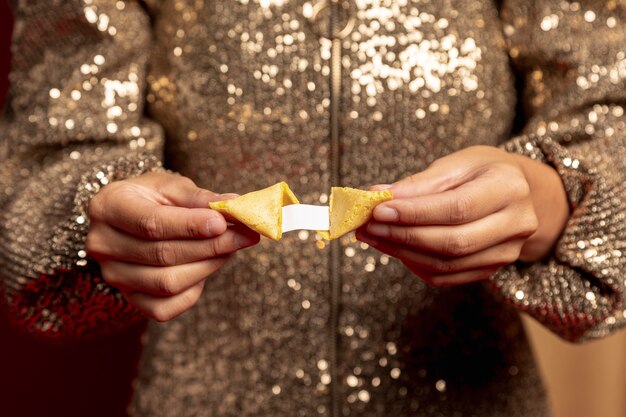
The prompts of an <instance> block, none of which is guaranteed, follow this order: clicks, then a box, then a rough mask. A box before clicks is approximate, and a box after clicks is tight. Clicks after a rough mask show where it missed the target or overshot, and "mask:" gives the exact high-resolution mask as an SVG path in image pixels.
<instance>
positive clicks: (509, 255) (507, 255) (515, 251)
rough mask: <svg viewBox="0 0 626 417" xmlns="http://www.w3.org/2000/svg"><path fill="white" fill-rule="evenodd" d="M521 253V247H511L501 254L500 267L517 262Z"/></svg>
mask: <svg viewBox="0 0 626 417" xmlns="http://www.w3.org/2000/svg"><path fill="white" fill-rule="evenodd" d="M521 253H522V246H521V245H514V246H513V245H511V246H510V247H509V248H507V249H506V250H505V251H504V253H503V254H502V255H503V256H502V261H503V262H502V265H503V266H504V265H508V264H510V263H513V262H515V261H517V260H518V259H519V257H520V254H521Z"/></svg>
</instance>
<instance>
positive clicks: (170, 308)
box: [122, 281, 204, 322]
mask: <svg viewBox="0 0 626 417" xmlns="http://www.w3.org/2000/svg"><path fill="white" fill-rule="evenodd" d="M203 289H204V281H202V282H200V283H198V284H196V285H194V286H193V287H191V288H189V289H187V290H186V291H184V292H182V293H180V294H177V295H175V296H172V297H156V296H153V295H150V294H142V293H122V295H123V296H124V297H125V298H126V300H127V301H128V302H129V303H131V304H133V305H134V306H135V307H137V308H138V309H139V310H140V311H141V312H143V313H144V314H145V315H146V316H148V317H150V318H152V319H154V320H156V321H159V322H165V321H168V320H171V319H173V318H175V317H177V316H179V315H181V314H182V313H184V312H185V311H187V310H189V309H190V308H191V307H193V306H194V305H195V304H196V303H197V302H198V299H199V298H200V295H202V290H203Z"/></svg>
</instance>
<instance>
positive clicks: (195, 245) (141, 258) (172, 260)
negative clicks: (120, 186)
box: [85, 224, 259, 266]
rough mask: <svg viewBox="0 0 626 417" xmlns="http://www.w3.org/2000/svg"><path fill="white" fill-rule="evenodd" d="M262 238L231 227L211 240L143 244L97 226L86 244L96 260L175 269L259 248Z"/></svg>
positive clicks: (142, 241)
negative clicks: (256, 246)
mask: <svg viewBox="0 0 626 417" xmlns="http://www.w3.org/2000/svg"><path fill="white" fill-rule="evenodd" d="M258 241H259V237H258V235H257V234H256V233H250V231H249V229H244V228H242V227H231V228H229V229H228V230H226V231H225V232H224V233H222V234H221V235H219V236H216V237H213V238H209V239H188V240H159V241H154V240H144V239H141V238H137V237H135V236H132V235H129V234H127V233H124V232H121V231H119V230H116V229H113V228H111V227H108V226H107V225H103V224H97V225H94V227H93V230H90V232H89V235H88V237H87V242H86V244H85V246H86V249H87V252H88V253H89V255H90V256H92V257H93V258H95V259H97V260H99V261H102V260H106V259H113V260H116V261H122V262H129V263H136V264H143V265H154V266H174V265H181V264H187V263H191V262H195V261H200V260H204V259H210V258H214V257H216V256H221V255H226V254H229V253H232V252H235V251H237V250H239V249H243V248H245V247H248V246H251V245H254V244H256V243H257V242H258Z"/></svg>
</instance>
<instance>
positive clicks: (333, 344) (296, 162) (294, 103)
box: [132, 0, 547, 417]
mask: <svg viewBox="0 0 626 417" xmlns="http://www.w3.org/2000/svg"><path fill="white" fill-rule="evenodd" d="M149 3H150V2H149ZM151 3H152V4H150V9H151V12H152V13H153V17H154V53H153V59H152V62H151V67H150V68H151V69H150V72H149V77H148V81H149V88H150V89H149V94H148V108H149V114H150V115H151V117H152V118H154V119H155V120H156V121H157V122H159V123H160V124H161V125H163V127H164V128H165V131H166V136H167V145H166V163H167V165H168V167H169V168H172V169H175V170H177V171H179V172H181V173H182V174H184V175H187V176H189V177H191V178H193V179H194V180H196V181H197V182H198V183H199V184H200V185H201V186H203V187H206V188H209V189H212V190H215V191H218V192H237V193H244V192H247V191H251V190H255V189H259V188H263V187H266V186H269V185H271V184H273V183H275V182H278V181H287V182H288V183H289V185H290V187H291V188H292V189H293V190H294V192H295V193H296V195H297V196H298V197H299V198H300V200H301V202H303V203H307V204H327V198H328V193H329V191H330V187H331V186H336V185H345V186H351V187H357V188H366V187H367V186H369V185H371V184H375V183H386V182H392V181H394V180H397V179H400V178H402V177H405V176H407V175H410V174H413V173H416V172H419V171H420V170H422V169H424V168H425V167H426V166H427V165H428V164H429V163H430V162H432V161H433V160H435V159H437V158H438V157H440V156H442V155H445V154H447V153H450V152H453V151H455V150H457V149H461V148H464V147H467V146H470V145H475V144H489V145H496V144H498V143H501V142H502V141H503V140H505V139H506V138H507V135H508V134H509V131H510V128H511V124H512V121H513V118H514V113H515V90H514V82H513V76H512V73H511V70H510V68H509V66H508V60H507V52H506V49H505V46H504V41H503V38H502V35H501V24H500V21H499V20H498V15H497V8H496V5H495V4H492V2H489V1H471V2H469V1H461V0H458V1H456V0H430V1H429V0H425V1H412V2H411V1H407V0H404V1H402V0H400V1H391V0H389V1H382V0H357V1H353V2H349V3H347V4H349V5H350V7H349V9H348V10H347V12H345V14H344V12H340V11H336V12H333V9H334V8H335V7H338V6H333V5H330V4H329V6H330V7H321V8H320V11H319V13H317V14H315V12H316V11H317V10H318V9H317V7H318V6H316V4H317V3H307V2H302V1H290V0H260V1H259V0H239V1H237V0H232V1H209V0H186V1H185V0H177V1H161V2H158V1H153V2H151ZM333 13H334V16H335V17H336V19H335V18H334V17H333V15H331V14H333ZM312 14H313V16H312ZM349 19H353V21H352V22H349ZM331 20H333V21H335V23H336V24H335V25H334V27H335V28H336V29H337V30H336V32H340V33H338V38H337V40H336V41H334V42H335V44H334V46H333V41H332V40H331V39H328V38H325V37H323V36H321V35H322V34H325V35H326V36H327V35H328V33H329V27H328V25H329V22H330V21H331ZM352 23H353V28H352V30H350V29H351V26H352ZM331 26H332V24H331ZM344 29H345V30H344ZM339 38H340V39H339ZM333 245H334V247H333ZM332 271H335V272H332ZM333 376H334V378H333ZM132 409H133V412H134V413H135V414H136V415H155V413H156V414H158V415H168V416H169V415H171V416H200V415H207V416H214V415H216V416H217V415H219V416H230V415H232V416H282V415H289V416H316V415H320V416H335V415H359V416H390V415H393V416H408V415H420V416H422V415H423V416H431V415H432V416H437V415H441V416H474V415H475V416H481V417H482V416H497V415H498V416H499V415H507V416H516V415H519V416H522V415H524V416H529V415H532V416H543V415H547V414H546V411H545V399H544V398H543V391H542V388H541V384H540V381H539V378H538V375H537V373H536V369H535V368H534V365H533V364H532V357H531V355H530V352H529V350H528V347H527V344H526V341H525V337H524V334H523V330H522V328H521V326H520V323H519V320H518V318H517V316H516V314H515V312H513V311H511V310H510V309H509V308H508V307H506V306H504V305H503V304H502V303H501V302H499V301H498V300H497V299H496V297H495V296H494V295H493V294H492V293H490V292H488V291H487V290H486V287H484V286H483V285H482V284H474V285H466V286H461V287H457V288H442V289H436V288H431V287H428V286H427V285H425V284H423V283H422V282H421V281H420V280H419V279H418V278H417V277H415V276H414V275H412V274H411V273H410V272H408V270H406V269H405V268H404V267H403V266H402V265H401V264H400V263H399V262H397V261H395V260H394V259H391V258H389V257H388V256H386V255H382V254H381V253H379V252H376V251H374V250H373V249H371V248H367V247H366V246H365V245H363V244H361V243H359V242H356V241H355V240H354V239H353V238H351V237H344V238H342V239H340V240H338V241H336V242H335V243H333V244H332V245H328V244H323V243H322V242H320V241H317V240H316V238H315V236H314V235H313V233H307V232H300V233H298V232H294V233H289V234H287V235H285V236H284V237H283V239H282V240H281V241H279V242H274V241H269V240H263V241H262V242H261V243H260V244H259V245H257V246H256V247H254V248H252V249H248V250H245V251H243V252H242V253H240V254H238V255H237V256H236V257H235V258H234V259H233V260H232V261H231V262H230V264H229V265H228V266H227V267H226V268H225V269H224V270H222V271H221V272H220V273H219V274H217V275H215V276H212V277H210V278H209V279H208V280H207V283H206V286H205V290H204V295H203V298H202V300H201V302H200V303H199V304H198V306H196V307H195V308H194V309H193V310H192V311H190V312H188V313H186V314H184V315H183V316H181V317H180V318H178V319H176V320H174V321H173V322H171V323H168V324H162V325H157V324H155V325H152V326H151V328H150V330H149V331H148V335H147V341H146V352H145V355H144V359H143V362H142V369H141V373H140V376H139V378H138V381H137V386H136V395H135V399H134V402H133V405H132Z"/></svg>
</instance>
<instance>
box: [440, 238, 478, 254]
mask: <svg viewBox="0 0 626 417" xmlns="http://www.w3.org/2000/svg"><path fill="white" fill-rule="evenodd" d="M471 247H472V244H471V242H470V240H469V239H468V237H467V236H466V235H464V234H462V233H450V234H449V235H448V238H447V242H446V245H445V248H444V252H445V253H446V255H452V256H462V255H467V254H468V253H469V251H470V249H471Z"/></svg>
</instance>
